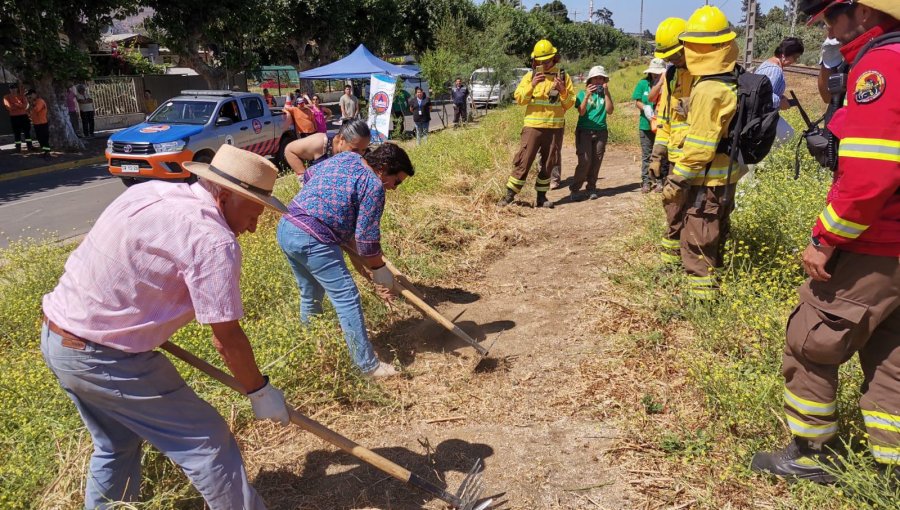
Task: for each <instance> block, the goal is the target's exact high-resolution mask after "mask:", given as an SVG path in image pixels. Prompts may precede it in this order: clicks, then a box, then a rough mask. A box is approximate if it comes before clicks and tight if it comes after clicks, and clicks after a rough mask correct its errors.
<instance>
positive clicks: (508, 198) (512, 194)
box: [497, 188, 516, 207]
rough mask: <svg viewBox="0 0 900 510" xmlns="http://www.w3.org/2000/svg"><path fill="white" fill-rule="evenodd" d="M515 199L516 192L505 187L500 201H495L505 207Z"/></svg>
mask: <svg viewBox="0 0 900 510" xmlns="http://www.w3.org/2000/svg"><path fill="white" fill-rule="evenodd" d="M515 199H516V192H515V191H513V190H511V189H509V188H506V196H505V197H503V198H501V199H500V201H499V202H497V205H499V206H500V207H506V206H508V205H509V204H511V203H513V200H515Z"/></svg>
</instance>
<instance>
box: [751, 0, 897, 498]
mask: <svg viewBox="0 0 900 510" xmlns="http://www.w3.org/2000/svg"><path fill="white" fill-rule="evenodd" d="M800 8H801V9H802V10H804V12H806V13H807V14H815V16H814V17H813V21H817V20H818V19H820V18H823V17H824V20H825V23H826V24H827V25H828V28H829V36H831V37H836V38H837V39H838V40H839V41H840V42H841V43H842V45H843V46H842V48H841V53H843V55H844V59H845V61H846V62H848V63H852V67H851V68H850V71H849V75H848V77H847V81H846V83H847V93H846V103H845V104H846V106H845V107H844V108H841V109H840V110H838V111H837V113H835V115H834V117H833V118H832V120H831V122H830V123H829V128H830V129H831V131H832V132H833V133H834V134H835V136H836V137H837V138H838V139H839V140H840V145H839V147H838V164H837V171H836V174H835V177H834V183H833V184H832V186H831V190H830V191H829V193H828V199H827V204H826V206H825V208H824V210H823V211H822V213H821V214H820V215H819V217H818V219H817V220H816V224H815V227H814V228H813V231H812V239H811V242H810V244H809V246H807V248H806V250H805V251H804V252H803V267H804V269H805V270H806V273H807V274H808V275H809V277H810V279H808V280H807V281H806V283H804V284H803V285H802V286H801V287H800V289H799V294H800V304H799V305H798V306H797V308H795V309H794V311H793V313H791V316H790V319H788V325H787V343H786V346H785V349H784V358H783V367H782V372H783V375H784V379H785V386H784V410H785V414H786V419H787V424H788V426H789V427H790V429H791V433H792V435H793V440H792V441H791V443H790V444H789V445H788V446H787V447H786V448H784V449H783V450H780V451H777V452H763V453H757V454H756V455H755V456H754V457H753V462H752V464H751V467H752V468H753V469H754V470H756V471H763V472H768V473H771V474H774V475H777V476H780V477H785V478H795V479H796V478H802V479H807V480H812V481H816V482H823V483H825V482H832V481H834V477H833V476H831V475H830V474H829V473H828V472H827V471H826V470H825V469H823V468H822V467H821V465H820V464H830V465H834V464H835V459H834V457H833V456H834V455H837V454H838V453H837V452H839V451H840V441H839V440H838V439H837V437H838V420H837V414H836V413H837V409H836V404H837V403H836V400H837V388H838V369H839V367H840V365H841V364H842V363H845V362H847V361H849V360H850V358H851V357H852V356H853V354H854V353H859V359H860V363H861V365H862V370H863V385H862V397H861V398H860V400H859V406H860V408H861V409H862V415H863V420H864V422H865V425H866V431H867V432H868V442H869V448H870V450H871V452H872V456H873V457H874V459H875V460H876V461H877V462H878V463H879V465H880V466H882V467H885V468H887V467H888V466H892V467H893V468H895V469H896V468H897V466H898V465H900V130H898V129H897V125H898V124H900V1H898V0H802V1H801V2H800ZM890 33H893V34H892V35H894V36H897V38H895V39H894V40H893V41H885V40H884V39H879V40H878V41H875V43H874V46H872V47H871V48H870V49H868V50H867V51H865V52H864V53H863V52H862V51H861V50H863V49H864V47H865V46H866V45H867V44H868V43H870V42H871V41H873V40H874V39H876V38H879V37H880V36H885V34H890ZM886 37H890V35H888V36H886ZM857 59H858V61H857ZM854 62H855V63H854Z"/></svg>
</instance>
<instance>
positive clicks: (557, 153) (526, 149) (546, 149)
mask: <svg viewBox="0 0 900 510" xmlns="http://www.w3.org/2000/svg"><path fill="white" fill-rule="evenodd" d="M564 132H565V130H564V129H563V128H532V127H525V128H522V138H521V142H520V144H519V152H518V153H516V157H515V158H513V172H512V175H510V176H509V179H508V180H507V181H506V187H507V188H509V189H511V190H513V191H514V192H516V193H519V192H520V191H522V187H523V186H525V179H526V178H527V177H528V171H529V170H531V165H532V164H533V163H534V158H535V157H536V156H537V154H538V152H540V154H541V163H540V167H539V168H540V170H539V171H538V176H537V180H536V181H535V183H534V189H535V190H537V191H539V192H544V193H545V192H547V191H549V190H550V172H551V170H553V167H555V166H558V165H559V164H560V161H561V151H562V143H563V133H564Z"/></svg>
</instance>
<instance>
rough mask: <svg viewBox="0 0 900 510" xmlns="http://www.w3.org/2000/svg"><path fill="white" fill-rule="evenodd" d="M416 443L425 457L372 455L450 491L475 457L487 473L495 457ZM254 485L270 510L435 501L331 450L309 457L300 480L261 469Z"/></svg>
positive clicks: (417, 507)
mask: <svg viewBox="0 0 900 510" xmlns="http://www.w3.org/2000/svg"><path fill="white" fill-rule="evenodd" d="M419 444H420V445H422V449H423V450H424V453H416V452H414V451H412V450H409V449H407V448H402V447H387V448H375V449H373V450H372V451H374V452H375V453H377V454H379V455H381V456H382V457H384V458H386V459H388V460H390V461H392V462H395V463H397V464H399V465H400V466H402V467H404V468H406V469H408V470H410V471H411V472H413V473H415V474H417V475H418V476H420V477H421V478H424V479H425V480H427V481H428V482H430V483H432V484H434V485H436V486H437V487H439V488H441V489H445V490H447V491H448V492H451V493H455V492H456V491H457V486H456V485H452V486H451V485H450V484H449V482H448V475H450V474H451V473H459V475H454V476H453V477H452V478H453V480H459V481H461V480H462V478H463V477H464V476H465V475H466V474H467V473H468V472H469V470H470V469H471V468H472V466H473V465H474V464H475V462H476V460H478V459H479V458H480V459H482V460H484V462H485V469H486V470H489V469H490V463H489V462H488V461H487V460H486V459H487V458H488V457H490V456H492V455H493V454H494V449H493V448H492V447H491V446H489V445H486V444H481V443H469V442H467V441H463V440H461V439H448V440H446V441H443V442H442V443H440V444H439V445H437V447H432V446H431V445H430V444H429V443H428V442H427V440H424V441H423V440H421V439H420V440H419ZM455 483H456V484H457V485H458V483H459V482H458V481H457V482H455ZM253 484H254V486H255V487H256V488H257V490H258V491H259V493H260V495H262V497H263V499H265V500H266V502H267V504H268V505H269V508H270V509H272V510H288V509H290V510H294V509H301V508H303V509H307V508H308V509H322V510H325V509H334V510H340V509H347V510H349V509H359V508H379V509H391V510H422V509H424V508H426V507H425V506H424V505H425V504H426V503H428V502H429V501H431V500H432V499H434V498H432V497H430V496H429V495H427V494H426V493H424V492H421V491H420V490H418V489H415V488H411V487H408V486H406V485H404V484H403V483H402V482H400V481H398V480H396V479H394V478H392V477H390V476H388V475H387V474H385V473H384V472H382V471H380V470H378V469H376V468H375V467H372V466H370V465H368V464H366V463H364V462H362V461H360V460H359V459H357V458H356V457H353V456H352V455H350V454H348V453H344V452H343V451H333V450H316V451H313V452H310V453H308V454H307V455H306V459H305V462H304V464H303V470H302V472H301V474H300V475H299V476H298V475H297V474H295V473H293V472H291V471H289V470H277V471H262V472H260V474H259V475H258V476H257V477H256V480H255V481H254V482H253ZM485 496H487V494H485ZM495 508H496V506H495Z"/></svg>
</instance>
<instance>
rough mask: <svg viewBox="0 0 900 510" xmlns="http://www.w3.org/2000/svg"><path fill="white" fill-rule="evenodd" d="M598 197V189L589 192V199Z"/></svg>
mask: <svg viewBox="0 0 900 510" xmlns="http://www.w3.org/2000/svg"><path fill="white" fill-rule="evenodd" d="M598 198H600V193H597V192H596V191H591V192H590V193H589V194H588V200H597V199H598Z"/></svg>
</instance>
